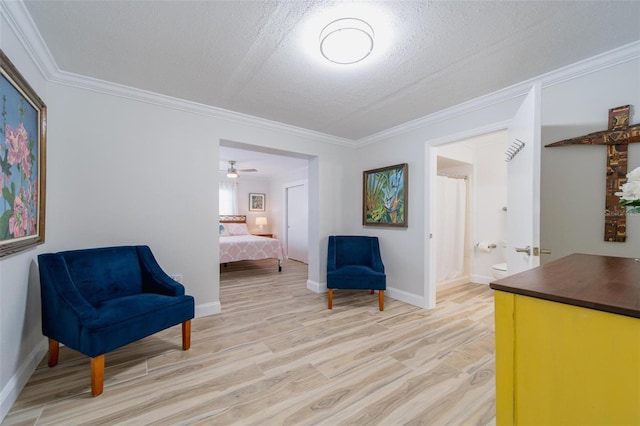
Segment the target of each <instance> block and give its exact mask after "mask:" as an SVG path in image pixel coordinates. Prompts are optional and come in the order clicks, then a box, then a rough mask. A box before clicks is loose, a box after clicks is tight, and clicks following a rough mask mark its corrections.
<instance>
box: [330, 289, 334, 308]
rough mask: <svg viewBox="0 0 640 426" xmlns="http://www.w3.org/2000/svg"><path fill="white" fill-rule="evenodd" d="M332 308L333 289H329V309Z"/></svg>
mask: <svg viewBox="0 0 640 426" xmlns="http://www.w3.org/2000/svg"><path fill="white" fill-rule="evenodd" d="M332 308H333V289H332V288H330V289H329V309H332Z"/></svg>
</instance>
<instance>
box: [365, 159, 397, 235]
mask: <svg viewBox="0 0 640 426" xmlns="http://www.w3.org/2000/svg"><path fill="white" fill-rule="evenodd" d="M408 167H409V166H408V165H407V163H403V164H396V165H395V166H389V167H383V168H380V169H374V170H367V171H365V172H364V173H363V174H364V176H363V188H362V224H363V225H365V226H398V227H403V228H406V227H407V197H408V183H409V180H408Z"/></svg>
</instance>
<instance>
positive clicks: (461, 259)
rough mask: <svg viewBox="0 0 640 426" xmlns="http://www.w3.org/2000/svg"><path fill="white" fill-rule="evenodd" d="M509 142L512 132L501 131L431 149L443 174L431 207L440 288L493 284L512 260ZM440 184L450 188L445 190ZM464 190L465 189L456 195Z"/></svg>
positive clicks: (438, 168) (433, 255) (434, 253)
mask: <svg viewBox="0 0 640 426" xmlns="http://www.w3.org/2000/svg"><path fill="white" fill-rule="evenodd" d="M506 142H507V131H506V130H500V131H496V132H492V133H487V134H484V135H479V136H475V137H471V138H467V139H463V140H459V141H454V142H450V143H447V144H444V145H439V146H437V147H434V148H432V149H431V150H432V155H435V156H436V157H437V175H438V176H437V177H436V188H435V191H436V192H435V198H434V203H433V204H432V207H431V212H432V215H433V216H434V218H435V220H436V226H435V228H433V229H435V232H434V233H433V246H434V247H435V250H434V251H432V257H434V258H435V259H434V261H433V263H434V264H435V273H436V277H435V281H434V282H435V283H436V285H437V286H438V287H441V286H443V285H448V284H452V285H455V284H463V283H467V282H473V283H478V284H489V282H491V281H492V280H493V279H494V275H493V274H494V269H495V268H498V267H499V265H500V264H502V263H505V262H506V258H505V250H504V248H505V245H506V240H507V215H506V210H505V209H506V205H507V166H506V163H505V161H504V152H505V148H506V145H507V143H506ZM442 180H446V182H442ZM440 183H445V184H447V185H449V188H448V189H444V188H441V187H440V185H439V184H440ZM458 191H465V192H463V193H459V194H458V197H457V198H455V197H454V194H455V192H458ZM443 192H444V194H442V193H443ZM462 194H466V197H465V198H464V199H460V197H461V196H462ZM454 220H455V221H456V223H452V221H454Z"/></svg>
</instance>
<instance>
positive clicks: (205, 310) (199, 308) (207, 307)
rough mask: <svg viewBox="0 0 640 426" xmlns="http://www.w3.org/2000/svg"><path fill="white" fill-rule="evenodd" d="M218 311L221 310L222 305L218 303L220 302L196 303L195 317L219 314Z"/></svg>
mask: <svg viewBox="0 0 640 426" xmlns="http://www.w3.org/2000/svg"><path fill="white" fill-rule="evenodd" d="M220 312H222V305H220V302H211V303H203V304H201V305H196V318H200V317H206V316H209V315H214V314H219V313H220Z"/></svg>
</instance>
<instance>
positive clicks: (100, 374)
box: [91, 354, 104, 396]
mask: <svg viewBox="0 0 640 426" xmlns="http://www.w3.org/2000/svg"><path fill="white" fill-rule="evenodd" d="M103 388H104V354H102V355H98V356H97V357H95V358H91V396H98V395H100V394H101V393H102V390H103Z"/></svg>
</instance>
